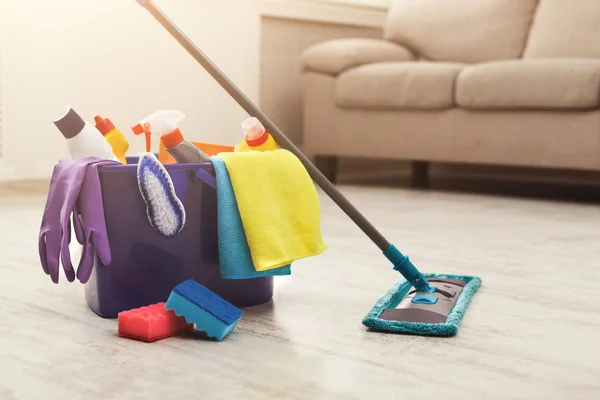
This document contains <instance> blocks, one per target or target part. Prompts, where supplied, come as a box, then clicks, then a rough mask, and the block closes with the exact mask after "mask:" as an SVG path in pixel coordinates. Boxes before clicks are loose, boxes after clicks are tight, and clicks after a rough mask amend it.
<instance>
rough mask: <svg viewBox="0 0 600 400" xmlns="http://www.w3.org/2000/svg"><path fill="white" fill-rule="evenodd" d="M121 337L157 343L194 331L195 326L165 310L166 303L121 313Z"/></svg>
mask: <svg viewBox="0 0 600 400" xmlns="http://www.w3.org/2000/svg"><path fill="white" fill-rule="evenodd" d="M118 317H119V322H118V324H119V336H121V337H124V338H128V339H134V340H141V341H143V342H149V343H150V342H156V341H158V340H161V339H165V338H168V337H171V336H175V335H177V334H179V333H183V332H188V331H190V332H191V331H193V330H194V325H192V324H188V323H187V322H186V321H185V318H183V317H178V316H177V315H175V313H174V312H173V311H170V310H167V309H166V308H165V303H157V304H153V305H151V306H146V307H141V308H136V309H133V310H128V311H123V312H120V313H119V316H118Z"/></svg>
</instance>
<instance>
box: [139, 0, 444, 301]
mask: <svg viewBox="0 0 600 400" xmlns="http://www.w3.org/2000/svg"><path fill="white" fill-rule="evenodd" d="M136 1H137V2H138V3H139V4H140V5H141V6H142V7H144V8H145V9H146V10H148V12H150V14H152V16H153V17H154V18H155V19H156V20H157V21H158V22H159V23H160V24H161V25H162V26H163V27H164V28H165V29H166V30H167V31H168V32H169V33H170V34H171V35H172V36H173V37H174V38H175V40H177V41H178V42H179V44H181V45H182V46H183V47H184V48H185V49H186V50H187V51H188V53H190V55H191V56H192V57H194V58H195V59H196V61H198V63H199V64H200V65H202V67H204V69H205V70H206V71H207V72H208V73H209V74H210V75H211V76H212V77H213V78H214V79H215V80H216V81H217V83H219V85H221V87H222V88H223V89H225V91H226V92H227V93H229V95H230V96H231V97H232V98H233V99H234V100H235V101H236V102H237V103H238V104H239V105H240V106H241V107H242V108H243V109H244V110H245V111H246V112H247V113H248V114H249V115H251V116H254V117H256V118H257V119H258V120H259V121H260V122H261V123H262V124H263V125H264V127H265V128H266V129H267V131H268V132H269V133H270V134H271V135H272V136H273V137H274V138H275V141H276V142H277V144H279V145H280V146H281V147H282V148H284V149H286V150H288V151H290V152H291V153H293V154H294V155H295V156H296V157H298V159H300V162H302V164H303V165H304V167H305V168H306V170H307V171H308V173H309V175H310V176H311V178H312V179H313V180H314V181H315V182H316V183H317V184H318V185H319V186H320V187H321V189H323V191H324V192H325V193H327V195H328V196H329V197H330V198H331V200H333V201H334V202H335V203H336V204H337V205H338V206H339V207H340V208H341V209H342V211H344V212H345V213H346V214H347V215H348V217H350V219H351V220H352V221H354V223H355V224H356V225H357V226H358V227H359V228H360V229H362V231H363V232H364V233H365V234H366V235H367V236H368V237H369V239H371V240H372V241H373V243H375V245H377V247H379V248H380V249H381V251H382V252H383V254H384V255H385V256H386V257H387V258H388V260H390V262H391V263H392V264H393V265H394V269H395V270H396V271H398V272H400V273H401V274H402V275H403V276H404V277H405V278H406V280H407V281H408V282H410V284H411V285H412V286H413V287H415V288H416V289H417V290H418V291H420V292H434V291H435V288H434V287H432V286H431V285H430V284H429V282H428V281H427V279H426V278H425V276H423V274H422V273H421V272H419V270H418V269H417V268H416V267H415V266H414V265H413V264H412V262H411V261H410V260H409V259H408V257H407V256H405V255H404V254H402V253H401V252H400V251H399V250H398V249H397V248H396V247H395V246H394V245H392V244H390V242H388V240H387V239H386V238H385V237H383V235H382V234H381V233H380V232H379V231H378V230H377V229H376V228H375V227H374V226H373V225H372V224H371V223H370V222H369V221H368V220H367V219H366V218H365V217H364V215H362V214H361V213H360V212H359V211H358V210H357V209H356V207H354V206H353V205H352V203H350V202H349V201H348V199H346V198H345V197H344V195H343V194H342V193H341V192H340V191H339V190H338V189H337V188H336V187H335V186H334V185H333V184H332V183H331V182H330V181H329V180H328V179H327V178H326V177H325V175H323V174H322V173H321V171H319V169H318V168H317V167H315V166H314V164H313V163H312V162H310V160H309V159H308V158H307V157H306V156H305V155H304V154H303V153H302V152H301V151H300V150H299V149H298V148H297V147H296V146H295V145H294V143H292V141H291V140H289V139H288V138H287V137H286V136H285V135H284V134H283V132H281V130H280V129H279V128H278V127H277V126H276V125H275V124H274V123H273V122H272V121H271V120H270V119H269V118H268V117H267V116H266V115H265V114H264V113H263V112H262V111H261V110H260V109H259V108H258V107H257V106H256V105H254V104H253V103H252V102H251V101H250V99H248V98H247V97H246V96H245V95H244V93H242V91H241V90H240V89H238V88H237V87H236V86H235V85H234V84H233V82H231V81H230V80H229V79H228V78H227V76H225V74H224V73H223V72H221V70H219V68H217V66H216V65H215V64H213V62H212V61H211V60H210V59H209V58H208V57H207V56H206V55H205V54H204V53H203V52H202V51H201V50H200V49H199V48H198V46H197V45H196V44H195V43H194V42H193V41H192V39H191V38H190V37H188V36H187V35H186V34H185V33H183V31H181V29H179V27H178V26H177V25H176V24H175V23H174V22H173V21H171V19H170V18H169V17H168V16H167V15H166V14H165V13H164V12H163V11H162V10H161V9H160V8H159V7H158V6H157V5H156V3H154V1H153V0H136Z"/></svg>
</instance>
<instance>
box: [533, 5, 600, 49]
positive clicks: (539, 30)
mask: <svg viewBox="0 0 600 400" xmlns="http://www.w3.org/2000/svg"><path fill="white" fill-rule="evenodd" d="M524 57H525V58H540V57H542V58H547V57H575V58H600V0H575V1H566V0H540V4H539V6H538V11H537V12H536V15H535V18H534V20H533V25H532V28H531V32H530V35H529V40H528V43H527V47H526V49H525V54H524Z"/></svg>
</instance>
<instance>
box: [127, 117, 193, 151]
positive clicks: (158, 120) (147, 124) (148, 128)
mask: <svg viewBox="0 0 600 400" xmlns="http://www.w3.org/2000/svg"><path fill="white" fill-rule="evenodd" d="M184 118H185V114H184V113H182V112H181V111H176V110H160V111H157V112H155V113H152V114H150V115H148V116H147V117H146V118H144V119H142V120H141V121H139V122H138V123H137V124H136V125H135V126H132V127H131V130H133V133H134V134H136V135H141V134H142V133H144V134H145V135H146V152H150V151H152V134H154V135H159V136H162V135H166V134H167V133H170V132H173V131H174V130H176V129H178V125H179V122H180V121H181V120H182V119H184Z"/></svg>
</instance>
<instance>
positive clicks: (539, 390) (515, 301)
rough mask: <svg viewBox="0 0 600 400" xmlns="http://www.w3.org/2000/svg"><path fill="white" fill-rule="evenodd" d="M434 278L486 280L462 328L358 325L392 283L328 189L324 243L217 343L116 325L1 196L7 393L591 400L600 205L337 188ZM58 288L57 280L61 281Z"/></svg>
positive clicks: (599, 387)
mask: <svg viewBox="0 0 600 400" xmlns="http://www.w3.org/2000/svg"><path fill="white" fill-rule="evenodd" d="M343 191H344V193H345V194H346V195H347V196H348V197H349V198H350V199H351V200H352V201H353V202H354V203H355V205H356V206H357V207H358V208H359V209H360V210H362V211H363V212H364V213H365V214H366V215H367V216H368V217H369V218H370V219H371V220H372V222H373V223H374V224H375V226H377V227H379V228H380V229H381V231H382V232H383V233H384V234H385V235H386V236H387V237H388V238H389V239H390V240H391V241H392V242H394V243H395V244H396V245H397V246H398V247H399V248H400V249H401V250H402V251H403V252H405V253H407V254H408V255H410V256H411V259H412V260H413V261H414V262H415V263H416V265H417V266H418V267H420V268H421V269H422V270H423V271H426V272H453V273H460V274H471V275H478V276H480V277H481V278H482V279H483V286H482V288H481V289H480V291H479V293H478V294H477V295H476V296H475V298H474V300H473V302H472V303H471V306H470V307H469V310H468V312H467V314H466V316H465V319H464V321H463V324H462V326H461V329H460V331H459V334H458V336H456V337H454V338H449V339H438V338H424V337H411V336H400V335H390V334H381V333H372V332H368V331H367V330H366V329H364V328H363V327H362V325H361V320H362V318H363V317H364V315H365V314H366V313H367V312H368V311H369V309H370V308H371V307H372V306H373V304H374V303H375V301H376V300H377V299H378V298H379V296H381V295H382V294H383V293H384V292H385V291H386V290H387V289H388V288H389V287H390V286H391V285H392V284H393V283H394V281H395V280H397V279H398V278H399V276H398V275H397V273H395V272H393V271H392V270H391V266H390V265H388V262H387V261H386V259H385V258H384V257H383V256H382V255H380V253H379V251H378V249H377V248H376V247H375V246H374V245H373V244H371V243H370V242H369V241H368V239H366V237H365V236H364V235H363V234H362V233H361V232H360V231H359V229H358V228H356V227H355V226H354V225H353V224H352V223H351V222H350V221H349V220H348V219H347V218H346V217H345V216H344V215H343V213H342V212H341V211H340V210H339V209H337V208H336V206H335V205H334V204H333V203H332V202H331V201H329V200H328V199H326V198H325V197H323V201H322V204H323V231H324V234H325V238H326V242H327V244H328V245H329V250H328V251H327V252H326V253H324V254H323V255H321V256H319V257H316V258H312V259H308V260H305V261H301V262H298V263H296V264H295V266H294V275H293V276H292V277H290V278H283V279H280V280H278V281H277V285H276V294H275V299H274V301H273V302H272V303H270V304H266V305H263V306H258V307H255V308H251V309H247V310H245V311H246V316H245V317H244V318H243V319H242V321H241V322H240V325H239V326H238V328H237V329H236V331H235V332H234V333H233V334H232V335H231V336H230V337H229V338H228V339H226V340H225V341H223V342H221V343H213V342H207V341H203V340H199V339H192V338H172V339H167V340H164V341H161V342H157V343H154V344H145V343H139V342H135V341H131V340H127V339H121V338H119V337H117V336H116V321H115V320H105V319H101V318H99V317H97V316H96V315H95V314H94V313H93V312H92V311H90V310H89V309H88V308H87V306H86V304H85V300H84V297H83V288H82V286H81V285H80V284H77V283H72V284H69V283H65V282H63V283H61V284H59V285H54V284H53V283H51V281H50V279H49V277H47V276H46V275H45V274H44V273H43V272H42V269H41V266H40V263H39V258H38V252H37V235H38V229H39V224H40V220H41V214H42V210H43V205H44V201H45V195H44V194H40V193H35V192H29V193H22V192H18V191H6V190H5V191H3V192H2V193H1V194H0V226H1V227H2V231H1V232H2V233H1V235H2V236H1V239H2V240H0V254H1V255H2V258H1V259H0V316H1V317H2V321H1V325H0V399H2V400H11V399H26V400H30V399H44V400H51V399H86V400H95V399H111V400H113V399H124V400H125V399H127V400H130V399H131V400H133V399H145V400H148V399H183V398H194V399H247V400H251V399H382V400H383V399H386V400H387V399H417V398H418V399H433V398H435V399H545V400H546V399H556V400H563V399H590V400H592V399H599V398H600V344H599V339H600V305H599V304H600V302H599V301H598V296H600V285H599V282H600V261H599V260H600V211H599V210H598V207H597V205H583V204H568V203H553V202H548V201H538V200H526V199H514V198H513V199H507V198H496V197H489V196H480V195H469V194H457V193H454V194H453V193H439V192H413V191H408V190H402V189H392V188H375V187H370V188H358V187H350V186H346V187H343ZM63 281H64V279H63Z"/></svg>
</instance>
